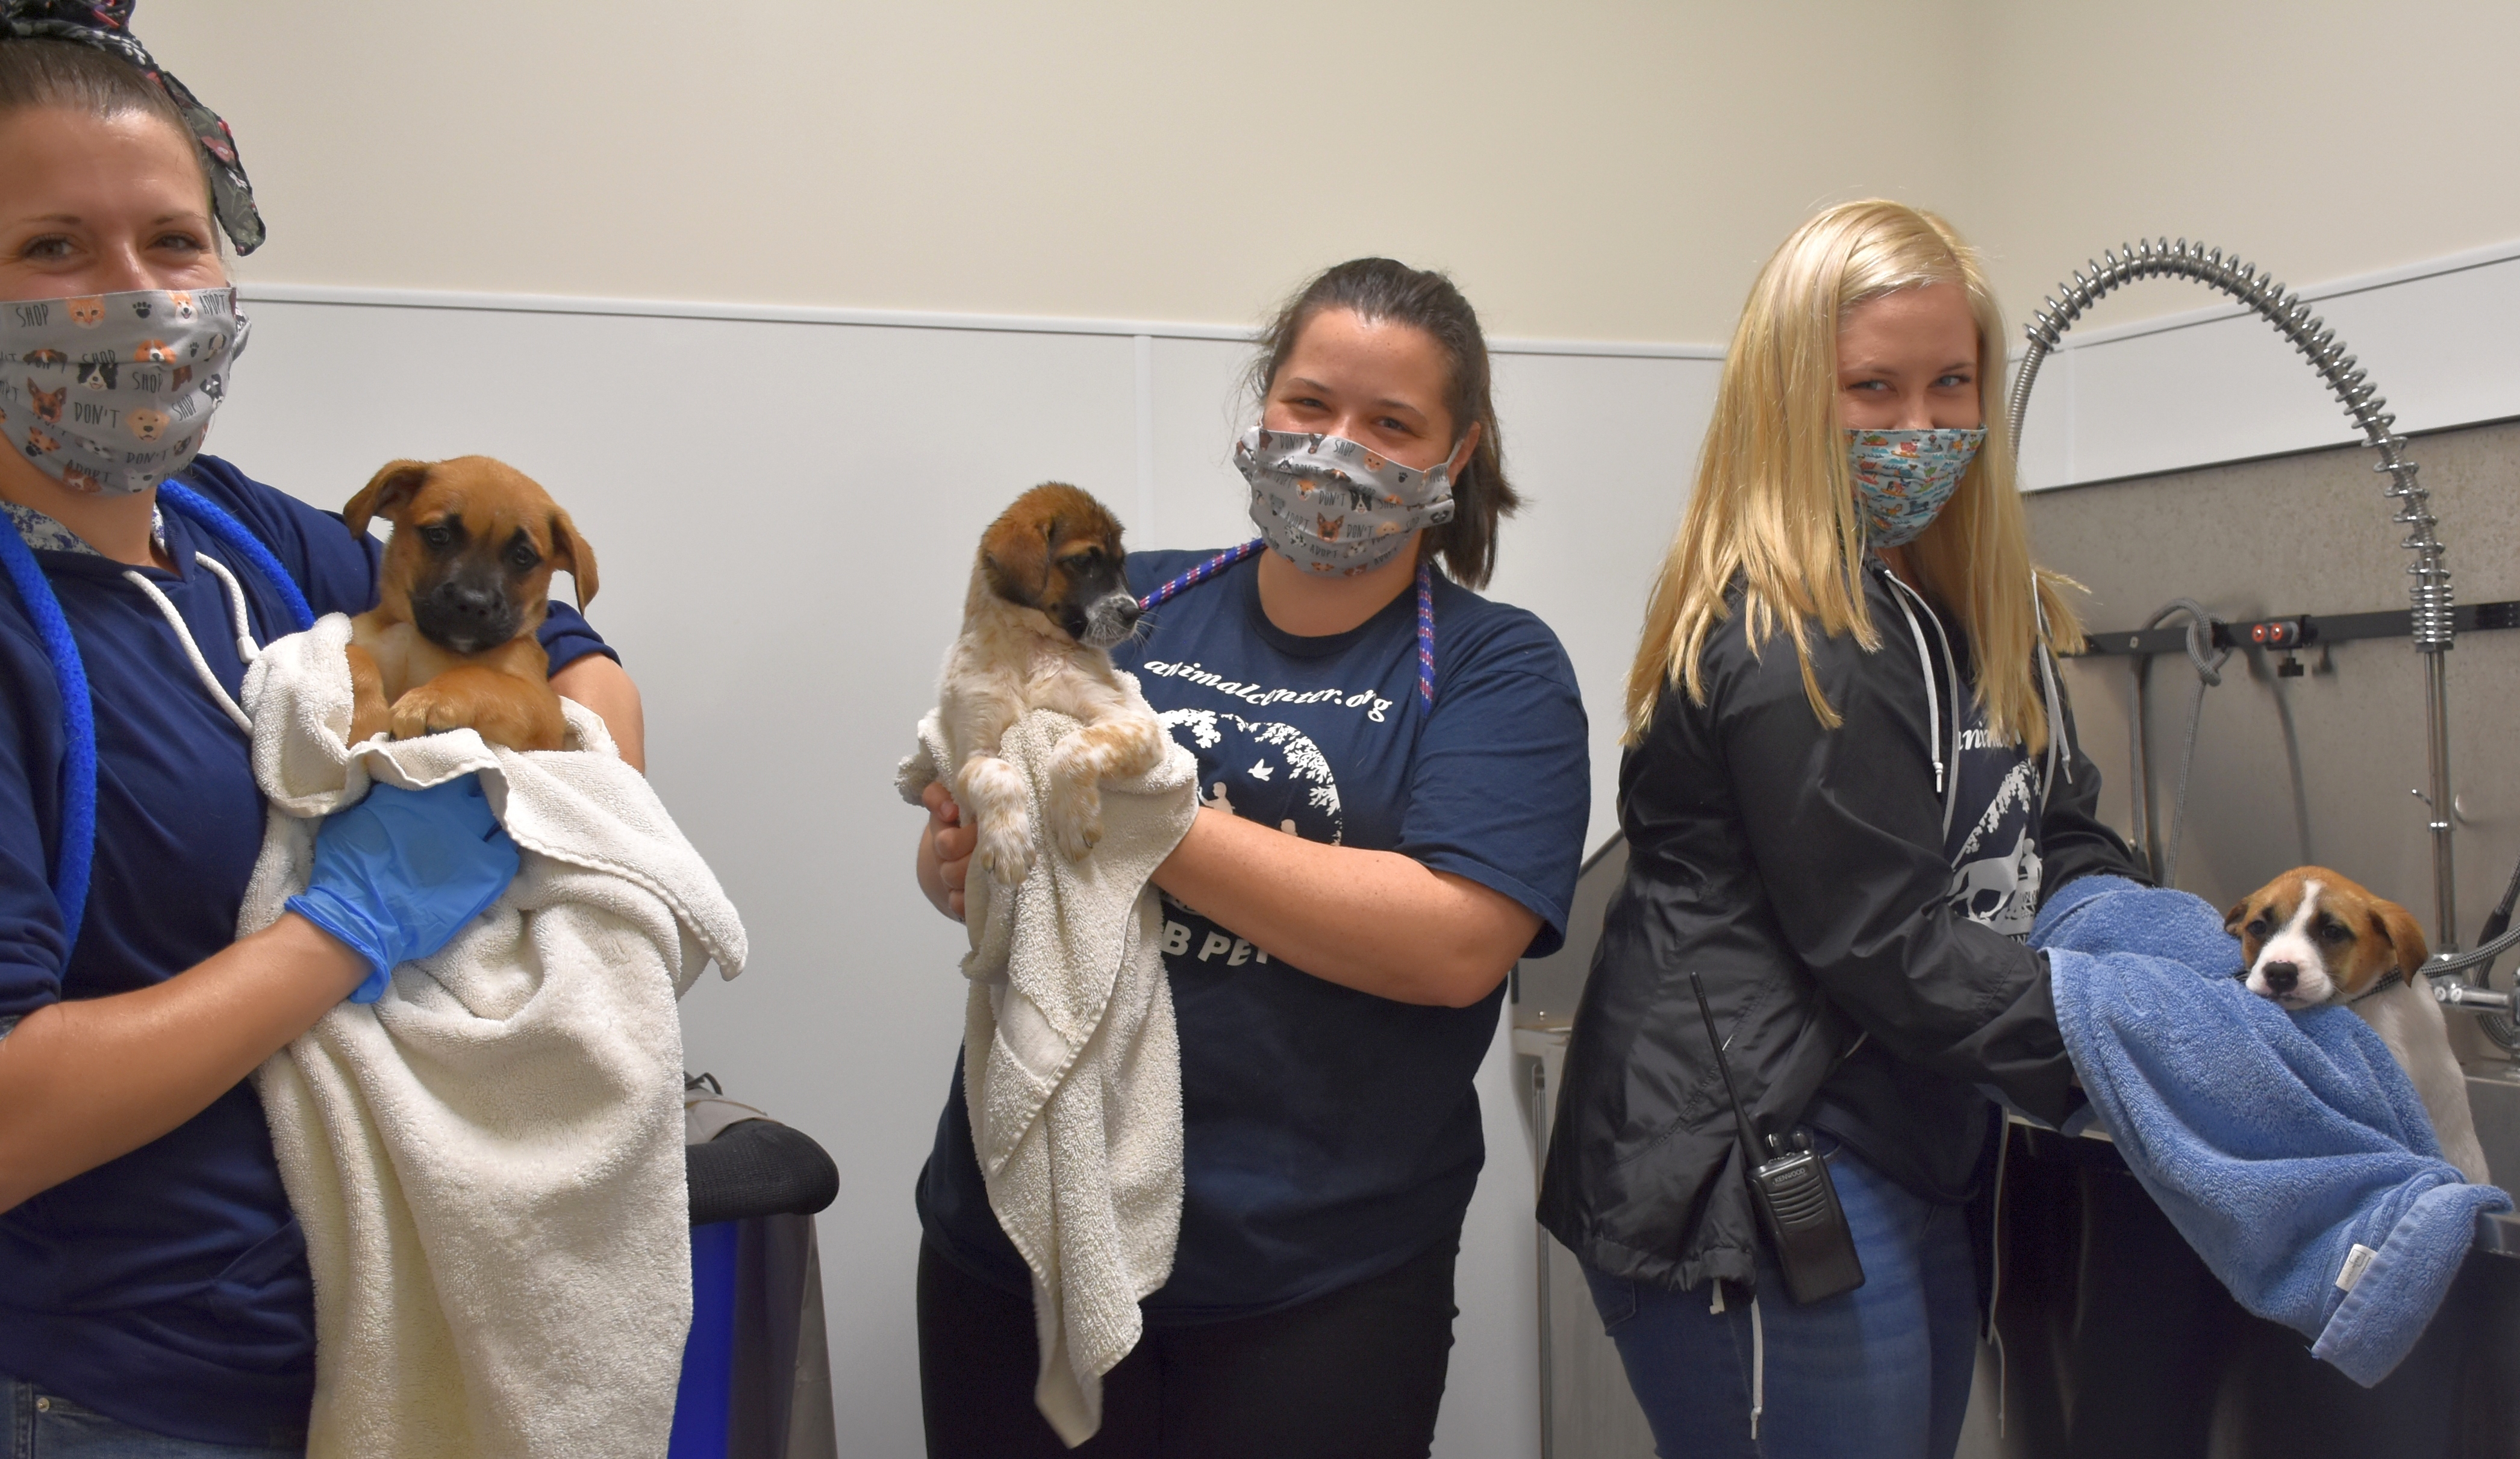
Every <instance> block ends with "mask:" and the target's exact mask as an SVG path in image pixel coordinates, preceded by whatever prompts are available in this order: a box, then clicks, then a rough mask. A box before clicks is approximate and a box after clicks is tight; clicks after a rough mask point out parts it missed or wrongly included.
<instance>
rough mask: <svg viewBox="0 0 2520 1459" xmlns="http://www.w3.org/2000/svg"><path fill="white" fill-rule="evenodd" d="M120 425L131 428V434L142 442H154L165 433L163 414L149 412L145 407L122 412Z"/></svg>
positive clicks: (164, 416)
mask: <svg viewBox="0 0 2520 1459" xmlns="http://www.w3.org/2000/svg"><path fill="white" fill-rule="evenodd" d="M122 424H123V425H125V426H128V427H129V428H131V433H132V434H134V435H136V436H138V437H140V438H141V439H142V440H156V439H157V438H158V436H160V435H163V434H165V433H166V415H165V412H163V411H157V410H151V409H149V408H147V407H146V406H143V407H142V408H140V409H138V410H127V411H124V412H123V413H122Z"/></svg>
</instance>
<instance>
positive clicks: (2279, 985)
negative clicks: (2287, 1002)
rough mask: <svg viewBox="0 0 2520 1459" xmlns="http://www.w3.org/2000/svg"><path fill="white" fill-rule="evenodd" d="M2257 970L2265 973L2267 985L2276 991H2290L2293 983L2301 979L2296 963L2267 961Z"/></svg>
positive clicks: (2299, 969)
mask: <svg viewBox="0 0 2520 1459" xmlns="http://www.w3.org/2000/svg"><path fill="white" fill-rule="evenodd" d="M2259 971H2260V972H2262V973H2264V974H2266V975H2267V986H2268V987H2271V988H2273V989H2274V990H2275V991H2276V992H2278V993H2289V992H2291V991H2292V987H2293V984H2294V983H2296V982H2299V981H2300V980H2301V967H2300V965H2299V964H2297V963H2269V964H2267V965H2266V967H2264V968H2262V969H2260V970H2259Z"/></svg>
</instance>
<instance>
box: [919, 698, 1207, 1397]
mask: <svg viewBox="0 0 2520 1459" xmlns="http://www.w3.org/2000/svg"><path fill="white" fill-rule="evenodd" d="M1120 677H1121V678H1122V679H1123V680H1124V681H1125V682H1126V683H1127V684H1128V690H1129V697H1130V698H1131V699H1132V700H1135V701H1136V702H1137V703H1138V704H1139V705H1141V706H1143V705H1144V704H1145V700H1144V699H1143V698H1141V697H1140V695H1139V691H1138V684H1137V681H1136V680H1135V679H1133V678H1130V677H1129V676H1128V675H1127V674H1122V675H1121V676H1120ZM1076 729H1077V724H1076V721H1075V720H1073V719H1070V718H1068V717H1067V716H1066V715H1064V714H1059V713H1056V712H1054V711H1052V710H1048V709H1036V710H1034V711H1032V712H1031V713H1030V714H1027V715H1026V716H1024V718H1023V719H1022V720H1020V721H1019V722H1017V723H1016V724H1015V726H1014V727H1013V728H1012V729H1010V730H1008V731H1007V733H1006V738H1005V740H1004V742H1003V743H1002V744H1001V746H1000V747H999V755H1000V757H1001V758H1003V759H1005V760H1006V761H1007V762H1008V763H1009V764H1011V765H1012V766H1014V767H1015V769H1016V770H1017V771H1018V772H1019V773H1021V774H1022V776H1023V778H1024V783H1025V784H1026V785H1027V786H1028V787H1029V788H1030V789H1031V795H1030V797H1029V798H1028V799H1029V802H1030V811H1031V816H1032V827H1033V839H1034V843H1035V849H1036V852H1037V854H1036V856H1035V858H1034V861H1033V869H1032V874H1031V875H1030V876H1027V877H1026V878H1024V880H1023V883H1022V885H1020V886H1018V887H1016V888H1015V889H1014V891H1013V894H1012V896H1010V895H1007V894H1005V889H1003V888H1000V887H997V886H995V885H994V884H992V883H991V882H990V881H989V879H988V877H987V876H986V875H985V874H975V875H974V876H973V877H972V878H971V882H970V885H969V888H968V889H967V893H966V899H965V911H966V914H967V918H966V920H967V923H968V925H969V928H970V933H971V952H970V955H969V956H968V957H967V958H965V959H964V960H963V971H964V973H965V975H966V976H967V977H968V978H969V979H970V980H971V986H970V992H969V995H968V998H967V1002H966V1004H965V1015H964V1031H963V1085H964V1087H963V1097H964V1100H965V1101H966V1103H967V1105H968V1106H969V1108H970V1112H971V1134H972V1138H973V1140H974V1141H975V1142H976V1144H977V1147H978V1150H977V1154H978V1156H979V1162H980V1174H981V1176H982V1178H983V1179H985V1180H986V1181H987V1183H988V1189H989V1208H990V1209H992V1210H994V1211H995V1212H997V1217H998V1224H999V1225H1000V1226H1002V1227H1004V1228H1005V1230H1006V1233H1007V1236H1008V1239H1009V1240H1011V1241H1012V1242H1013V1243H1014V1248H1015V1250H1016V1251H1017V1252H1020V1253H1021V1254H1023V1258H1024V1262H1025V1264H1026V1265H1028V1266H1030V1267H1031V1268H1032V1278H1033V1323H1034V1328H1035V1330H1036V1336H1037V1339H1038V1341H1039V1344H1040V1351H1041V1373H1040V1376H1039V1379H1038V1381H1037V1382H1036V1383H1035V1385H1034V1388H1033V1401H1034V1403H1035V1404H1036V1405H1038V1406H1039V1407H1040V1409H1041V1412H1042V1416H1043V1417H1044V1418H1046V1419H1048V1420H1049V1421H1050V1426H1051V1427H1052V1428H1053V1429H1055V1430H1057V1433H1058V1436H1059V1437H1060V1438H1062V1439H1064V1440H1066V1442H1067V1443H1068V1445H1069V1446H1070V1447H1074V1446H1075V1445H1077V1444H1080V1443H1083V1442H1084V1441H1085V1440H1086V1439H1088V1438H1091V1437H1092V1436H1094V1433H1095V1431H1096V1430H1098V1429H1100V1428H1101V1427H1102V1375H1103V1374H1105V1373H1108V1372H1110V1371H1111V1369H1112V1367H1113V1366H1114V1365H1116V1364H1117V1363H1118V1362H1119V1361H1120V1359H1122V1358H1124V1357H1127V1356H1128V1355H1129V1352H1130V1349H1132V1348H1134V1347H1136V1346H1137V1345H1138V1336H1139V1328H1140V1317H1139V1313H1138V1301H1139V1299H1141V1298H1144V1297H1147V1296H1148V1295H1149V1294H1151V1293H1152V1292H1154V1291H1155V1289H1157V1288H1159V1287H1161V1286H1163V1284H1164V1279H1165V1278H1166V1277H1168V1276H1170V1275H1171V1274H1172V1267H1173V1246H1174V1243H1175V1242H1176V1241H1177V1240H1178V1239H1179V1237H1180V1235H1181V1201H1182V1112H1181V1041H1180V1037H1179V1035H1178V1033H1177V1032H1176V1030H1175V1028H1174V1026H1173V1000H1172V991H1171V989H1170V988H1169V987H1168V986H1167V985H1166V983H1165V981H1164V962H1163V955H1162V942H1163V911H1162V908H1161V904H1160V903H1161V899H1160V897H1159V895H1158V894H1157V892H1156V891H1155V889H1154V887H1153V886H1152V885H1150V884H1149V883H1148V878H1149V877H1151V876H1152V875H1154V870H1155V867H1156V866H1157V865H1159V864H1160V863H1161V862H1162V861H1163V859H1164V858H1165V857H1166V856H1169V855H1171V854H1172V850H1173V847H1174V846H1176V845H1178V844H1180V843H1181V839H1182V837H1183V836H1184V835H1186V834H1188V833H1189V831H1190V823H1191V820H1192V818H1193V816H1195V815H1196V814H1197V813H1198V799H1197V794H1196V788H1197V781H1198V765H1197V762H1196V761H1195V760H1193V758H1192V757H1191V754H1190V752H1188V751H1186V750H1184V749H1182V748H1181V746H1180V745H1178V744H1175V743H1172V742H1171V741H1169V740H1167V742H1166V754H1165V756H1164V759H1163V761H1162V763H1160V764H1158V765H1157V766H1156V767H1155V768H1154V769H1153V770H1152V771H1150V772H1148V774H1146V775H1144V776H1141V777H1139V778H1137V779H1134V780H1111V781H1105V782H1103V784H1102V842H1101V843H1100V844H1098V845H1096V846H1095V848H1094V851H1093V853H1092V854H1091V855H1089V856H1087V857H1086V858H1085V859H1084V860H1082V861H1070V860H1068V859H1067V857H1065V856H1064V855H1061V854H1060V853H1059V852H1058V850H1057V848H1056V847H1055V846H1052V845H1051V844H1050V843H1049V842H1048V841H1047V840H1046V839H1045V838H1044V837H1043V835H1042V786H1043V783H1044V780H1045V778H1046V776H1047V773H1048V769H1049V766H1050V759H1051V750H1052V747H1054V746H1056V745H1057V743H1058V742H1059V741H1060V740H1062V739H1065V738H1066V737H1067V736H1068V735H1071V734H1073V733H1075V732H1076ZM919 742H920V744H921V745H922V747H923V748H924V750H925V754H924V755H914V756H912V757H911V758H910V759H909V760H907V761H904V762H903V765H902V773H901V776H900V780H899V784H900V787H901V791H902V797H903V798H904V799H907V800H910V801H912V802H914V803H916V802H917V800H918V799H919V793H920V791H921V790H922V788H924V787H925V786H926V785H927V784H928V783H929V782H930V781H931V780H942V781H943V782H944V783H946V784H947V785H951V784H953V769H952V767H953V765H954V763H955V759H954V756H953V754H952V752H951V751H950V749H949V748H948V747H947V745H946V744H945V740H944V734H943V731H942V730H941V728H940V727H939V726H938V724H937V721H936V716H935V715H934V714H930V715H928V716H927V717H926V718H925V719H923V720H922V721H921V722H920V725H919Z"/></svg>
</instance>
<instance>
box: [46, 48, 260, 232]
mask: <svg viewBox="0 0 2520 1459" xmlns="http://www.w3.org/2000/svg"><path fill="white" fill-rule="evenodd" d="M134 3H135V0H113V3H111V4H105V5H76V4H71V3H69V0H0V40H36V39H41V40H66V41H70V42H72V43H74V44H77V45H83V46H93V47H95V48H96V49H97V50H100V51H111V52H112V53H113V54H114V55H116V56H119V57H121V58H122V59H123V60H125V61H128V62H130V63H131V64H132V65H133V66H135V67H137V68H139V69H140V73H141V74H142V75H145V76H147V77H148V78H149V79H150V80H151V81H153V82H155V83H156V84H157V86H158V90H160V91H163V92H165V93H166V99H167V100H168V101H171V102H173V103H174V104H175V110H176V111H177V112H178V113H180V114H182V115H183V118H184V124H185V125H186V126H187V127H189V128H191V129H192V133H193V140H194V142H195V143H197V144H199V145H200V147H201V149H202V155H203V157H205V158H207V159H208V160H209V167H208V172H209V174H210V208H211V210H212V211H213V212H215V213H217V214H218V219H219V226H220V227H221V228H222V229H225V230H226V232H227V235H228V242H230V243H232V244H234V245H236V251H238V252H240V253H250V252H252V251H254V250H256V249H258V248H261V247H262V237H263V230H262V214H261V213H260V212H257V211H256V210H255V209H254V205H253V184H252V182H250V181H249V180H248V179H247V177H246V175H245V163H243V162H241V161H239V160H237V147H236V136H235V134H234V133H232V132H230V131H229V130H228V124H227V123H226V122H224V121H221V120H220V119H219V114H218V113H216V112H213V111H211V110H210V109H209V108H207V107H204V106H203V105H202V103H201V101H200V100H199V99H198V98H196V97H195V96H194V95H193V93H192V92H191V90H189V89H188V88H187V87H186V86H185V85H184V83H183V82H181V81H178V80H176V79H175V78H174V76H173V75H172V74H170V73H168V72H167V71H165V70H163V69H161V68H159V67H158V63H157V62H156V61H153V60H151V59H150V56H149V48H148V47H146V46H143V45H142V44H141V43H140V41H139V39H138V38H137V37H135V36H134V35H132V33H131V7H132V5H133V4H134Z"/></svg>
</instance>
